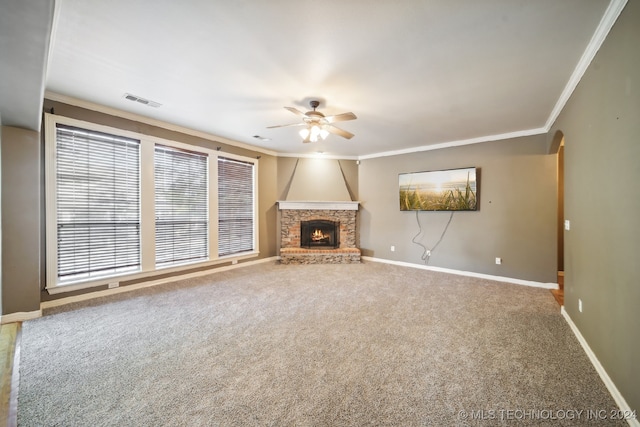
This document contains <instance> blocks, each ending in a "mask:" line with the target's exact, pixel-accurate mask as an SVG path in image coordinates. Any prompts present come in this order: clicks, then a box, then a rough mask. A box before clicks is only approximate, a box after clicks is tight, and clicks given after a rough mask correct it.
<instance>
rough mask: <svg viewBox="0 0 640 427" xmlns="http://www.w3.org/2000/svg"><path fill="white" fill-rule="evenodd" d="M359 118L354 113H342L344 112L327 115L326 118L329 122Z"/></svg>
mask: <svg viewBox="0 0 640 427" xmlns="http://www.w3.org/2000/svg"><path fill="white" fill-rule="evenodd" d="M357 118H358V117H356V115H355V114H353V113H342V114H336V115H335V116H326V117H325V118H324V120H325V121H326V122H327V123H335V122H345V121H347V120H355V119H357Z"/></svg>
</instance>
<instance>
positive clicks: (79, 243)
mask: <svg viewBox="0 0 640 427" xmlns="http://www.w3.org/2000/svg"><path fill="white" fill-rule="evenodd" d="M55 149H56V151H55V152H56V158H55V165H56V166H55V167H56V187H55V188H56V226H57V236H56V237H57V276H58V281H60V282H64V281H65V280H76V279H80V278H83V277H84V278H89V277H95V276H101V275H107V274H112V273H118V272H125V271H135V270H137V269H139V268H140V172H139V171H140V142H139V141H137V140H134V139H129V138H123V137H119V136H115V135H109V134H106V133H100V132H95V131H89V130H84V129H79V128H74V127H70V126H63V125H60V124H58V125H57V126H56V148H55Z"/></svg>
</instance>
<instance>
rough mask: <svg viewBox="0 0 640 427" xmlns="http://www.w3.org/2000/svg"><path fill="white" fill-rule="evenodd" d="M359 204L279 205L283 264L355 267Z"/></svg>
mask: <svg viewBox="0 0 640 427" xmlns="http://www.w3.org/2000/svg"><path fill="white" fill-rule="evenodd" d="M358 204H359V203H358V202H350V201H347V202H291V201H280V202H278V207H279V210H280V237H281V238H280V262H281V263H283V264H353V263H359V262H360V249H358V248H357V247H356V213H357V210H358Z"/></svg>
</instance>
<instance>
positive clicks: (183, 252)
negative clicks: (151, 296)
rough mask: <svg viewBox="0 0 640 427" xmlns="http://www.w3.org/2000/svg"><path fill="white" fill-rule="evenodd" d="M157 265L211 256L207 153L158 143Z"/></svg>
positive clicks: (156, 195) (156, 153) (156, 167)
mask: <svg viewBox="0 0 640 427" xmlns="http://www.w3.org/2000/svg"><path fill="white" fill-rule="evenodd" d="M154 174H155V212H156V265H157V266H166V265H172V264H180V263H185V262H193V261H198V260H205V259H208V257H209V210H208V203H209V201H208V197H207V196H208V180H207V156H206V155H205V154H201V153H194V152H189V151H184V150H179V149H175V148H171V147H165V146H162V145H156V147H155V173H154Z"/></svg>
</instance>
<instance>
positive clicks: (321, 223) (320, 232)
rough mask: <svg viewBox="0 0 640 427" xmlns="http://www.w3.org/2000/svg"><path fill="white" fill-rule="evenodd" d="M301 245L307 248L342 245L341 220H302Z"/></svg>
mask: <svg viewBox="0 0 640 427" xmlns="http://www.w3.org/2000/svg"><path fill="white" fill-rule="evenodd" d="M300 247H302V248H307V249H311V248H338V247H340V222H338V221H326V220H314V221H300Z"/></svg>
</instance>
